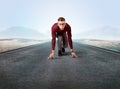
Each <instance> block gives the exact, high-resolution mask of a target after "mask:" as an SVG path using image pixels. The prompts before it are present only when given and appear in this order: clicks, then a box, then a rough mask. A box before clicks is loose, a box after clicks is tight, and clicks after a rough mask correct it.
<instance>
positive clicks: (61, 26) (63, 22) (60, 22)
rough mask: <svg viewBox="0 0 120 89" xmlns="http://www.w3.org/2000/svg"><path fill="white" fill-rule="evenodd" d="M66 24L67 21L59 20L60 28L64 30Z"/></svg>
mask: <svg viewBox="0 0 120 89" xmlns="http://www.w3.org/2000/svg"><path fill="white" fill-rule="evenodd" d="M65 25H66V23H65V21H58V26H59V28H60V30H64V28H65Z"/></svg>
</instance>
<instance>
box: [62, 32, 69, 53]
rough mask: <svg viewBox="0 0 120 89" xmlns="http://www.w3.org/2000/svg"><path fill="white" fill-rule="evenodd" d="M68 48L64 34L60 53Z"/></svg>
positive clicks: (64, 34)
mask: <svg viewBox="0 0 120 89" xmlns="http://www.w3.org/2000/svg"><path fill="white" fill-rule="evenodd" d="M67 47H68V39H67V35H66V33H63V46H62V52H65V48H67Z"/></svg>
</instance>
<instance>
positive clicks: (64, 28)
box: [48, 17, 77, 59]
mask: <svg viewBox="0 0 120 89" xmlns="http://www.w3.org/2000/svg"><path fill="white" fill-rule="evenodd" d="M51 33H52V52H51V53H50V55H49V57H48V59H53V58H54V56H55V44H56V37H57V38H58V56H62V53H64V52H65V48H66V47H67V44H68V42H69V46H70V52H71V55H72V57H73V58H76V57H77V55H76V53H75V52H74V50H73V43H72V35H71V27H70V25H69V24H68V23H66V22H65V18H63V17H59V18H58V22H57V23H55V24H54V25H53V26H52V29H51ZM66 33H67V35H66Z"/></svg>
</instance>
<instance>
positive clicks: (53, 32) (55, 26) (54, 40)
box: [51, 23, 73, 50]
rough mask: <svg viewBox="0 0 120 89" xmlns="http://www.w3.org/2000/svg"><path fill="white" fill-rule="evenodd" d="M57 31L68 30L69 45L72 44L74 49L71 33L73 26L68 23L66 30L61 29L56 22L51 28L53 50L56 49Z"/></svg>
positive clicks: (63, 31) (71, 46)
mask: <svg viewBox="0 0 120 89" xmlns="http://www.w3.org/2000/svg"><path fill="white" fill-rule="evenodd" d="M57 32H59V33H65V32H67V36H68V42H69V46H70V48H71V49H73V44H72V38H71V37H72V35H71V27H70V25H69V24H67V23H66V25H65V28H64V30H60V28H59V27H58V25H57V23H55V24H54V25H53V26H52V29H51V34H52V50H55V44H56V34H57Z"/></svg>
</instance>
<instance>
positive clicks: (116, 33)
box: [79, 26, 120, 40]
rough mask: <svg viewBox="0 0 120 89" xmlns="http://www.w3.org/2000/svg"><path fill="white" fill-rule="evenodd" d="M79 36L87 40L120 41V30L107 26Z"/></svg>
mask: <svg viewBox="0 0 120 89" xmlns="http://www.w3.org/2000/svg"><path fill="white" fill-rule="evenodd" d="M79 36H80V37H82V38H87V39H101V40H120V29H118V28H113V27H109V26H107V27H102V28H98V29H93V30H90V31H86V32H83V33H80V35H79Z"/></svg>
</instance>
